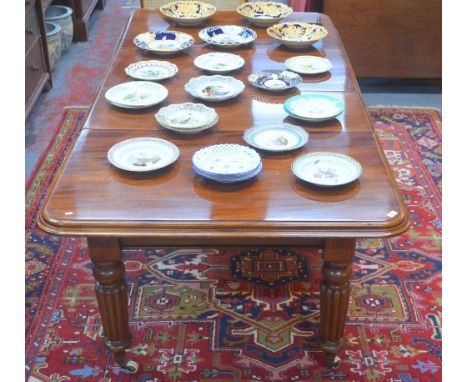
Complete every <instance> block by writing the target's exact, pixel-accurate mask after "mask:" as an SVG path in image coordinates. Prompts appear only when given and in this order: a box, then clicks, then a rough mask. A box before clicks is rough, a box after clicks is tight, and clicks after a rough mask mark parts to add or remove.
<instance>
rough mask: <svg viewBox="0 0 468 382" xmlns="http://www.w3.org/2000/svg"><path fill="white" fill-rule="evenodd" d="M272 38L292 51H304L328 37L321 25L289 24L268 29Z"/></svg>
mask: <svg viewBox="0 0 468 382" xmlns="http://www.w3.org/2000/svg"><path fill="white" fill-rule="evenodd" d="M267 33H268V35H269V36H270V37H273V38H274V39H275V40H276V41H278V42H280V43H282V44H284V45H285V46H286V47H288V48H291V49H304V48H308V47H310V46H311V45H312V44H313V43H315V42H317V41H319V40H321V39H323V38H324V37H326V36H327V35H328V31H327V30H326V29H325V28H324V27H323V26H321V25H316V24H309V23H303V22H289V23H281V24H276V25H272V26H271V27H269V28H268V29H267Z"/></svg>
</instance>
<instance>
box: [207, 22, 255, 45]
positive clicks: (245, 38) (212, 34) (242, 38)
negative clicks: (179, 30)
mask: <svg viewBox="0 0 468 382" xmlns="http://www.w3.org/2000/svg"><path fill="white" fill-rule="evenodd" d="M198 36H199V37H200V38H201V39H202V40H203V41H205V42H207V43H208V44H212V45H215V46H218V47H220V48H236V47H239V46H241V45H246V44H249V43H251V42H252V41H254V40H255V39H256V38H257V33H255V31H254V30H252V29H250V28H245V27H241V26H239V25H219V26H214V27H208V28H204V29H202V30H201V31H200V32H199V33H198Z"/></svg>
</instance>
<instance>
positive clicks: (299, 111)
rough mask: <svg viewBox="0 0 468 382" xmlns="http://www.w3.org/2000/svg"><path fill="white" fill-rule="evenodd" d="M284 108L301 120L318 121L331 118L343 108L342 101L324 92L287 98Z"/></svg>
mask: <svg viewBox="0 0 468 382" xmlns="http://www.w3.org/2000/svg"><path fill="white" fill-rule="evenodd" d="M284 110H285V111H286V113H288V114H289V115H290V116H291V117H294V118H297V119H301V120H303V121H311V122H320V121H326V120H327V119H332V118H335V117H337V116H338V115H339V114H341V113H342V112H343V110H344V103H343V101H341V100H339V99H338V98H335V97H331V96H328V95H324V94H302V95H298V96H294V97H291V98H288V99H287V100H286V102H285V103H284Z"/></svg>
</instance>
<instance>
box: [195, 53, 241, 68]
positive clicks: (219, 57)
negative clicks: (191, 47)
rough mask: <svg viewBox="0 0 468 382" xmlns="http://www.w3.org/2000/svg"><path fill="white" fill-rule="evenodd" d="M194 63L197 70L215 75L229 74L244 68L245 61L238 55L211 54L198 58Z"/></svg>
mask: <svg viewBox="0 0 468 382" xmlns="http://www.w3.org/2000/svg"><path fill="white" fill-rule="evenodd" d="M193 63H194V64H195V66H196V67H197V68H199V69H202V70H207V71H209V72H214V73H227V72H232V71H233V70H237V69H240V68H242V67H243V66H244V64H245V60H244V59H243V58H242V57H241V56H239V55H238V54H232V53H223V52H211V53H205V54H202V55H201V56H198V57H197V58H195V60H194V61H193Z"/></svg>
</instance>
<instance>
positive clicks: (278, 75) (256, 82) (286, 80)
mask: <svg viewBox="0 0 468 382" xmlns="http://www.w3.org/2000/svg"><path fill="white" fill-rule="evenodd" d="M248 80H249V82H250V83H251V84H252V85H253V86H255V87H257V88H259V89H262V90H267V91H271V92H281V91H283V90H287V89H291V88H293V87H295V86H297V85H299V84H300V83H301V82H302V77H301V76H300V75H299V74H297V73H294V72H290V71H289V70H264V71H263V72H258V73H252V74H249V77H248Z"/></svg>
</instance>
